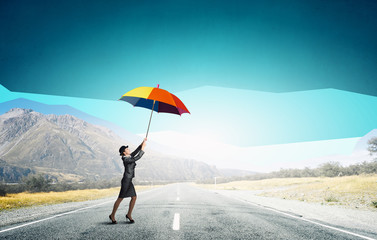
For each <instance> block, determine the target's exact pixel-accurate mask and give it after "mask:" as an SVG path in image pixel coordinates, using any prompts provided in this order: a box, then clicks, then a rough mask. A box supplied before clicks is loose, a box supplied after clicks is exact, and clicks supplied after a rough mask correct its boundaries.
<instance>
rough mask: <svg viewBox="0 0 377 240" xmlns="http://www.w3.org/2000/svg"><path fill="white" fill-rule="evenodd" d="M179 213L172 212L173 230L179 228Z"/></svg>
mask: <svg viewBox="0 0 377 240" xmlns="http://www.w3.org/2000/svg"><path fill="white" fill-rule="evenodd" d="M179 220H180V217H179V213H176V214H174V220H173V230H175V231H177V230H179Z"/></svg>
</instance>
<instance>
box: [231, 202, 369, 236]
mask: <svg viewBox="0 0 377 240" xmlns="http://www.w3.org/2000/svg"><path fill="white" fill-rule="evenodd" d="M232 198H234V199H237V200H239V201H242V202H246V203H248V204H251V205H254V206H256V207H260V208H265V209H268V210H270V211H273V212H277V213H280V214H283V215H286V216H288V217H291V218H295V219H299V220H302V221H305V222H309V223H313V224H316V225H319V226H322V227H325V228H329V229H332V230H335V231H339V232H342V233H346V234H350V235H353V236H356V237H359V238H363V239H367V240H376V239H375V238H370V237H367V236H364V235H360V234H357V233H353V232H350V231H347V230H343V229H340V228H336V227H332V226H329V225H326V224H322V223H318V222H315V221H312V220H309V219H305V218H303V217H297V216H295V215H292V214H289V213H285V212H282V211H279V210H276V209H273V208H269V207H264V206H261V205H258V204H255V203H253V202H249V201H247V200H244V199H241V198H236V197H232Z"/></svg>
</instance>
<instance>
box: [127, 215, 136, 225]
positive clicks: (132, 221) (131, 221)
mask: <svg viewBox="0 0 377 240" xmlns="http://www.w3.org/2000/svg"><path fill="white" fill-rule="evenodd" d="M126 218H127V219H128V220H130V223H135V221H134V220H133V219H132V220H131V219H130V218H129V217H128V215H127V214H126Z"/></svg>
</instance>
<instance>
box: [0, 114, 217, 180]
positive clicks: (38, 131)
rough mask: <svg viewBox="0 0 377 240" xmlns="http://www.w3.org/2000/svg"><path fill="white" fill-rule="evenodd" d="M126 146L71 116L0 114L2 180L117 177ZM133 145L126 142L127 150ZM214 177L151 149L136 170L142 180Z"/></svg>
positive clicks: (203, 167) (205, 168)
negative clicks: (34, 176)
mask: <svg viewBox="0 0 377 240" xmlns="http://www.w3.org/2000/svg"><path fill="white" fill-rule="evenodd" d="M125 142H129V143H132V142H131V141H129V140H127V139H123V138H121V137H119V136H118V135H116V134H115V133H114V132H113V131H111V130H109V129H108V128H106V127H103V126H98V125H93V124H90V123H88V122H86V121H84V120H81V119H79V118H77V117H75V116H72V115H68V114H65V115H55V114H47V115H46V114H42V113H39V112H35V111H33V110H31V109H21V108H14V109H11V110H10V111H8V112H6V113H5V114H3V115H0V159H2V161H1V165H0V166H1V167H2V168H1V169H4V167H7V168H6V169H7V173H4V171H3V172H1V171H0V177H1V178H2V180H5V181H19V180H20V178H21V177H22V176H26V175H27V174H30V173H43V174H47V175H49V176H50V177H52V178H56V179H57V180H58V181H68V180H70V181H80V180H83V179H91V180H93V179H110V178H114V177H121V175H122V173H123V165H122V162H121V160H120V157H119V154H118V149H119V147H120V146H121V145H123V144H125ZM135 147H136V145H134V144H130V148H131V149H134V148H135ZM1 169H0V170H1ZM12 169H13V170H14V171H13V172H12ZM9 176H13V177H9ZM215 176H222V173H221V172H220V171H219V170H218V169H217V168H216V167H215V166H209V165H208V164H205V163H203V162H199V161H195V160H193V159H187V158H183V157H181V158H177V157H173V156H170V155H167V154H161V153H159V152H156V151H153V150H150V151H148V150H147V151H146V154H145V155H144V157H143V158H142V159H141V160H140V161H139V162H138V164H137V171H136V178H137V180H140V181H156V180H159V181H161V180H165V181H173V180H176V181H182V180H196V179H207V178H213V177H215Z"/></svg>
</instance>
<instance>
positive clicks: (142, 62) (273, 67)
mask: <svg viewBox="0 0 377 240" xmlns="http://www.w3.org/2000/svg"><path fill="white" fill-rule="evenodd" d="M376 12H377V2H376V1H372V0H361V1H352V0H349V1H344V0H341V1H340V0H339V1H337V0H334V1H324V0H316V1H298V0H288V1H271V0H270V1H255V0H250V1H241V0H235V1H221V0H217V1H198V0H179V1H155V0H154V1H125V0H123V1H116V0H114V1H111V2H108V1H95V0H93V1H70V0H67V1H56V0H52V1H38V0H34V1H29V0H19V1H10V0H3V1H1V2H0V19H1V21H0V31H1V33H2V36H1V37H0V83H1V84H2V85H3V86H5V87H6V88H7V89H9V90H11V91H16V92H29V93H42V94H50V95H60V96H74V97H85V98H96V99H107V100H112V99H118V98H119V97H120V96H121V95H123V94H124V93H126V92H128V91H129V90H130V89H133V88H135V87H138V86H156V85H157V84H160V86H161V88H164V89H168V90H170V91H172V92H180V91H184V90H189V89H193V88H197V87H202V86H218V87H226V88H237V89H248V90H256V91H266V92H292V91H302V90H313V89H323V88H335V89H340V90H346V91H352V92H357V93H363V94H368V95H374V96H376V95H377V81H376V76H377V67H376V66H377V44H376V43H377V15H376V14H375V13H376Z"/></svg>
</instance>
